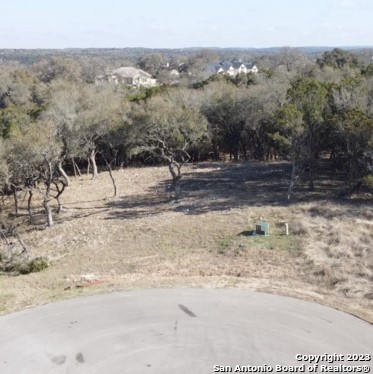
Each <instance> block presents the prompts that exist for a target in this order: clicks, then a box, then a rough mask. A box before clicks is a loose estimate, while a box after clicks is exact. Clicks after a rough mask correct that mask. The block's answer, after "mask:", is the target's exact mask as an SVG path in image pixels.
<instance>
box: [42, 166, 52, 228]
mask: <svg viewBox="0 0 373 374" xmlns="http://www.w3.org/2000/svg"><path fill="white" fill-rule="evenodd" d="M46 162H47V163H48V179H47V180H46V181H45V184H46V186H47V189H46V191H45V194H44V202H43V205H44V209H45V214H46V217H47V225H48V227H51V226H53V224H54V222H53V215H52V209H51V207H50V206H49V202H50V193H51V184H52V178H53V168H52V163H51V162H50V161H47V160H46Z"/></svg>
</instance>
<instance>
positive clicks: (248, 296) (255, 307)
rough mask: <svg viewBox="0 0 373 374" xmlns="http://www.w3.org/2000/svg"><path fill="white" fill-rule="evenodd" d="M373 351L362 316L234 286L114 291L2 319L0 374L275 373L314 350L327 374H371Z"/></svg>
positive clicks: (306, 360)
mask: <svg viewBox="0 0 373 374" xmlns="http://www.w3.org/2000/svg"><path fill="white" fill-rule="evenodd" d="M372 350H373V326H372V325H370V324H368V323H367V322H364V321H362V320H359V319H357V318H355V317H353V316H350V315H348V314H344V313H342V312H339V311H337V310H334V309H330V308H327V307H324V306H321V305H318V304H313V303H308V302H305V301H301V300H296V299H292V298H288V297H283V296H275V295H269V294H262V293H256V292H252V291H247V290H238V289H169V290H158V289H156V290H141V291H131V292H122V293H113V294H108V295H97V296H89V297H81V298H77V299H72V300H66V301H60V302H56V303H53V304H49V305H46V306H42V307H38V308H34V309H29V310H24V311H22V312H18V313H13V314H10V315H6V316H4V317H1V318H0V373H1V374H8V373H9V374H23V373H32V374H44V373H79V374H83V373H87V374H92V373H97V374H111V373H118V374H119V373H120V374H124V373H128V374H136V373H141V374H142V373H145V374H146V373H157V374H168V373H174V374H180V373H187V374H199V373H203V374H208V373H214V372H240V371H237V369H240V370H243V369H242V368H243V367H245V368H248V369H250V370H251V371H254V370H255V367H256V369H257V370H258V368H257V367H258V366H260V367H261V369H262V370H264V371H266V372H272V373H275V372H286V369H288V371H287V372H291V371H290V370H292V369H293V370H295V367H298V370H302V371H303V370H304V371H305V372H310V370H312V369H310V368H309V367H314V366H313V365H314V364H315V361H312V362H310V361H311V359H314V360H317V356H316V355H320V354H328V355H330V356H327V357H321V360H320V361H319V362H318V363H317V364H318V367H317V369H316V371H315V372H318V373H320V372H326V371H324V370H323V369H325V368H323V366H322V365H331V366H329V367H333V368H334V367H337V366H338V365H345V366H346V367H350V368H351V367H352V366H354V369H353V370H357V369H361V372H367V370H370V372H371V373H373V366H372V359H370V360H369V356H368V355H369V354H370V355H372V353H373V352H372ZM348 354H363V355H365V356H348ZM297 355H301V356H297ZM297 358H298V360H297ZM349 358H351V359H356V360H357V361H356V360H354V361H348V359H349ZM299 359H300V360H299ZM319 359H320V358H319ZM325 359H328V360H329V361H333V359H338V361H336V362H333V363H329V364H325V361H327V360H325ZM322 361H323V362H322ZM237 365H239V366H237ZM248 365H249V366H248ZM276 365H285V366H286V367H285V368H284V367H283V366H282V367H281V368H280V367H279V366H276ZM302 365H304V366H302ZM364 365H366V366H365V367H364ZM271 369H272V371H271ZM230 370H232V371H230ZM234 370H236V371H234ZM245 370H246V369H245ZM325 370H326V369H325ZM335 370H336V369H335V368H334V369H333V371H334V372H335ZM343 370H345V369H344V368H343V367H342V366H338V372H343ZM241 372H244V371H241Z"/></svg>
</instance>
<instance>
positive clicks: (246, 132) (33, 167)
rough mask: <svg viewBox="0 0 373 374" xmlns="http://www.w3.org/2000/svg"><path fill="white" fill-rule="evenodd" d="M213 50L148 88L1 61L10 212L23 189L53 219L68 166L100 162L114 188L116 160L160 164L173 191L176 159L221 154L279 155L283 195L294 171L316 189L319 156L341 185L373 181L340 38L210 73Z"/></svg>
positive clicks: (2, 172)
mask: <svg viewBox="0 0 373 374" xmlns="http://www.w3.org/2000/svg"><path fill="white" fill-rule="evenodd" d="M158 57H159V56H158ZM213 58H214V56H212V55H210V54H206V53H201V52H198V53H197V54H196V55H195V56H194V59H193V58H191V57H189V60H188V63H186V64H183V69H182V74H181V77H180V82H179V84H178V85H167V84H163V85H162V86H159V87H154V88H148V89H144V88H142V89H141V88H140V89H133V88H128V87H126V86H124V85H114V84H110V83H99V84H98V83H96V82H95V79H94V77H95V75H96V74H97V72H98V71H99V70H100V69H99V68H98V65H95V64H94V63H93V62H92V65H90V64H89V61H88V62H87V61H86V60H84V63H82V61H80V60H76V59H73V58H65V57H53V58H52V59H50V60H47V61H40V62H37V63H35V64H33V65H31V66H23V65H20V64H17V63H4V64H1V65H0V155H1V157H0V192H1V195H2V197H3V199H5V198H8V197H12V198H13V200H14V209H15V211H16V213H17V211H18V205H19V204H18V198H19V196H20V194H21V193H22V194H23V195H24V194H27V199H28V210H29V215H30V219H32V215H33V212H32V201H33V197H34V195H35V194H39V195H40V196H42V199H43V205H44V209H45V212H46V220H47V224H48V225H49V226H51V225H53V212H52V210H51V207H50V203H51V201H52V200H56V201H57V202H58V210H59V211H60V210H61V209H62V204H61V200H60V198H61V195H62V194H63V192H64V190H65V189H66V187H68V186H69V184H70V176H71V175H73V174H75V175H78V174H80V173H81V170H82V169H83V168H84V169H85V170H87V171H88V172H90V173H91V174H92V178H96V177H97V174H98V169H99V168H100V167H105V168H107V169H108V170H109V172H110V176H111V177H112V180H113V187H114V194H116V185H115V180H114V177H113V174H112V169H113V168H114V167H118V166H130V165H134V164H139V163H140V164H161V163H162V164H165V165H167V166H168V168H169V171H170V175H171V180H172V188H173V190H174V191H175V198H176V199H178V198H180V195H181V192H180V179H181V177H182V167H183V165H185V163H187V162H190V161H194V162H198V161H201V160H206V159H214V160H219V159H220V157H221V156H222V155H229V157H230V158H231V159H232V161H239V160H240V159H256V160H270V159H285V160H288V161H289V164H291V169H290V171H289V176H290V178H289V180H290V181H289V190H288V198H289V199H290V198H291V194H292V190H293V188H294V185H295V183H296V181H297V180H298V178H299V177H301V178H302V179H304V180H305V181H307V183H308V186H309V188H310V189H311V190H312V189H313V188H314V181H315V178H316V177H317V175H318V164H319V160H320V158H321V157H325V155H327V156H328V157H329V158H331V159H333V164H334V166H335V168H336V170H338V171H341V172H342V173H343V175H344V179H345V183H346V186H347V190H346V193H347V194H351V193H352V192H353V191H354V189H355V188H356V187H357V186H359V185H361V184H362V183H366V184H369V183H370V184H373V180H372V179H373V177H372V174H373V148H372V145H373V117H372V114H373V85H372V82H373V64H369V65H367V64H362V63H361V62H359V60H358V59H357V58H356V56H354V55H353V54H352V53H349V52H346V51H343V50H341V49H335V50H333V51H329V52H325V53H324V54H323V55H321V56H320V58H318V59H317V60H316V61H314V60H310V59H309V58H306V57H305V56H303V55H300V54H297V53H295V54H294V53H290V52H286V53H283V54H282V55H275V56H273V60H272V61H271V63H268V61H267V63H265V61H264V59H263V60H262V61H263V66H262V67H261V66H260V65H259V64H258V67H259V73H258V74H248V75H238V76H236V77H227V76H223V75H215V76H212V77H209V76H208V74H207V73H206V68H205V66H206V64H207V63H209V61H211V59H213ZM265 58H266V59H268V56H266V57H265ZM157 61H158V60H157V58H156V56H153V58H150V57H149V56H147V59H143V60H141V61H139V66H142V67H144V68H145V67H146V66H150V65H151V64H153V65H151V66H153V69H154V73H155V74H157V69H156V67H155V65H154V64H155V63H157ZM162 61H163V60H162ZM147 64H148V65H147ZM99 66H101V68H102V65H99ZM158 73H159V74H162V71H161V70H158Z"/></svg>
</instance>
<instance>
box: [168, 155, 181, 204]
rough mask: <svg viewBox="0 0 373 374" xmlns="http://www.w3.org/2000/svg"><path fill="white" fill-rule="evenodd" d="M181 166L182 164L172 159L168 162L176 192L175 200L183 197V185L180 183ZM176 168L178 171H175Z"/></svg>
mask: <svg viewBox="0 0 373 374" xmlns="http://www.w3.org/2000/svg"><path fill="white" fill-rule="evenodd" d="M181 167H182V164H177V163H175V162H174V161H170V162H169V164H168V168H169V170H170V173H171V175H172V185H171V187H172V190H173V191H174V192H175V200H176V201H178V200H180V198H181V185H180V179H181ZM175 168H176V170H177V171H175Z"/></svg>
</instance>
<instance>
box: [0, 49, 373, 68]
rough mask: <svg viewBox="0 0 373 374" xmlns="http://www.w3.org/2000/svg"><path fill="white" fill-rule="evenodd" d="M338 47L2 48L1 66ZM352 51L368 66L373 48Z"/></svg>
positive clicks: (316, 51) (253, 55)
mask: <svg viewBox="0 0 373 374" xmlns="http://www.w3.org/2000/svg"><path fill="white" fill-rule="evenodd" d="M334 48H336V47H335V46H305V47H287V46H285V47H267V48H236V47H232V48H220V47H206V48H204V47H191V48H175V49H166V48H141V47H138V48H137V47H136V48H132V47H131V48H129V47H128V48H64V49H0V63H1V62H7V61H17V62H20V63H22V64H25V65H32V64H34V63H37V62H39V61H41V60H44V59H49V58H51V57H55V56H60V57H70V58H80V57H92V58H94V57H96V58H97V57H105V58H109V59H110V60H127V61H133V62H136V61H137V60H138V59H139V58H141V57H144V56H146V55H148V54H163V55H165V56H167V57H168V58H172V57H176V56H184V57H188V56H192V55H195V54H198V53H201V52H209V53H213V54H215V55H217V56H218V57H219V58H220V59H222V60H225V59H231V58H232V56H239V55H245V56H247V57H250V58H251V59H255V58H258V57H260V56H267V55H272V54H278V53H282V52H284V51H293V52H298V53H302V54H304V55H306V56H308V57H311V58H317V57H319V56H320V55H321V54H322V53H323V52H325V51H331V50H333V49H334ZM338 48H342V49H344V50H346V51H349V52H353V53H354V54H356V55H357V56H358V57H360V59H361V60H362V61H364V62H365V63H369V61H371V60H372V56H373V46H347V47H338Z"/></svg>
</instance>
